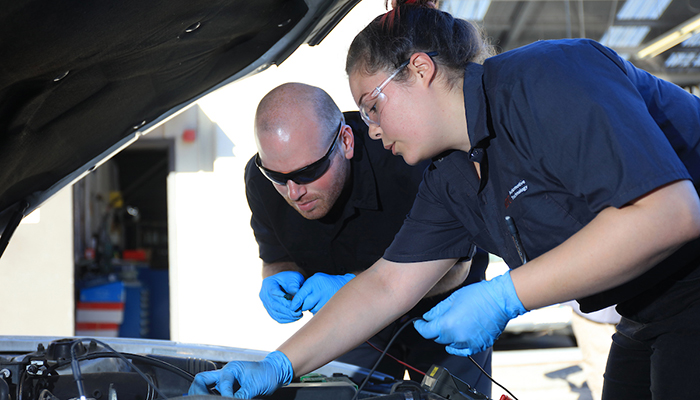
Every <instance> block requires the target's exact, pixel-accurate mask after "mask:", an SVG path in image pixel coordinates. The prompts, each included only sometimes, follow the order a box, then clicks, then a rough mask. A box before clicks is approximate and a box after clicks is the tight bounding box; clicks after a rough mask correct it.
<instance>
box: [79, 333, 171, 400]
mask: <svg viewBox="0 0 700 400" xmlns="http://www.w3.org/2000/svg"><path fill="white" fill-rule="evenodd" d="M84 340H90V341H93V342H95V343H97V344H100V345H102V346H103V347H104V348H106V349H107V350H109V351H111V352H113V353H114V354H116V355H117V357H119V358H121V359H122V360H123V361H124V362H125V363H126V365H128V366H129V368H131V369H132V370H133V371H134V372H136V373H137V374H139V375H140V376H141V378H143V379H144V380H145V381H146V383H148V386H150V387H151V388H153V390H154V391H155V392H156V393H158V395H159V396H160V397H162V398H163V399H167V398H168V397H167V396H166V395H164V394H163V392H161V391H160V389H158V388H157V387H156V385H154V384H153V382H151V380H150V379H149V378H148V376H146V374H144V373H143V372H141V370H140V369H139V368H138V367H137V366H135V365H134V363H132V362H131V361H129V360H128V359H127V358H126V357H124V355H122V354H121V353H119V352H118V351H116V350H114V349H113V348H111V347H110V346H109V345H108V344H107V343H104V342H101V341H99V340H97V339H92V338H82V339H78V340H76V341H75V342H74V343H73V344H72V345H71V348H70V350H71V359H72V360H71V367H72V369H73V376H74V377H75V383H76V384H77V385H78V393H79V394H80V400H85V399H86V397H85V389H84V387H83V377H82V375H81V373H80V364H78V358H77V357H76V356H75V346H76V345H77V344H78V343H80V342H82V341H84Z"/></svg>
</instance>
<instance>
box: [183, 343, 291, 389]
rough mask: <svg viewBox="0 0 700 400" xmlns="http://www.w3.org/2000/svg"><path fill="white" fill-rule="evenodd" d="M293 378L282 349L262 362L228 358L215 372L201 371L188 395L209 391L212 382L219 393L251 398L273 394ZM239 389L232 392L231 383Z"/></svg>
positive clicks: (289, 364) (288, 362)
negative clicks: (236, 384) (238, 386)
mask: <svg viewBox="0 0 700 400" xmlns="http://www.w3.org/2000/svg"><path fill="white" fill-rule="evenodd" d="M293 377H294V370H293V369H292V363H291V362H290V361H289V359H288V358H287V356H286V355H284V353H282V352H281V351H273V352H272V353H270V354H268V355H267V357H265V359H263V360H262V361H231V362H230V363H228V364H226V365H225V366H224V367H223V368H221V369H218V370H216V371H206V372H200V373H198V374H197V376H195V377H194V382H192V385H191V386H190V390H189V391H188V392H187V394H211V393H210V392H209V389H208V387H212V386H214V385H216V386H215V388H216V390H218V391H219V393H221V395H222V396H227V397H236V398H239V399H252V398H253V397H257V396H261V395H262V396H267V395H269V394H272V392H274V391H275V390H277V389H278V388H279V387H281V386H284V385H288V384H289V383H290V382H291V381H292V378H293ZM235 383H238V384H239V385H240V389H238V390H237V391H236V393H233V385H234V384H235Z"/></svg>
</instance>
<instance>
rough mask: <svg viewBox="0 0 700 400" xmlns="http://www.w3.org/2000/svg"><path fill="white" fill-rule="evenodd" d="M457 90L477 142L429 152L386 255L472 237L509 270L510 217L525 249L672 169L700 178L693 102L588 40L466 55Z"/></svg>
mask: <svg viewBox="0 0 700 400" xmlns="http://www.w3.org/2000/svg"><path fill="white" fill-rule="evenodd" d="M464 97H465V113H466V119H467V129H468V134H469V138H470V141H471V143H472V146H473V147H472V149H471V150H470V151H469V152H463V151H451V152H446V153H444V154H441V155H440V156H438V157H437V158H436V159H435V160H433V163H432V164H431V166H430V167H429V168H428V170H426V172H425V176H424V181H423V183H422V185H421V187H420V191H419V193H418V195H417V198H416V202H415V204H414V206H413V209H412V210H411V212H410V214H409V217H408V219H407V221H406V223H405V224H404V226H403V227H402V229H401V231H400V232H399V233H398V234H397V236H396V239H395V241H394V243H393V244H392V245H391V247H389V248H388V249H387V251H386V252H385V254H384V257H385V258H386V259H388V260H392V261H396V262H415V261H426V260H433V259H443V258H451V257H454V256H455V255H456V254H459V253H461V252H463V251H465V250H466V249H467V248H468V247H469V246H471V245H473V244H476V245H477V246H479V247H481V248H483V249H485V250H487V251H489V252H491V253H494V254H496V255H499V256H501V257H502V258H503V259H504V260H505V261H506V263H507V264H508V265H509V266H510V267H511V268H514V267H517V266H519V265H520V264H521V261H520V258H519V256H518V253H517V251H516V247H515V245H514V242H513V240H512V237H511V236H510V234H509V231H508V229H507V226H506V223H505V217H506V216H510V217H511V218H512V219H513V220H514V221H515V224H516V226H517V228H518V230H519V233H520V237H521V240H522V242H523V247H524V249H525V252H526V253H527V255H528V256H529V258H530V259H532V258H535V257H537V256H539V255H541V254H543V253H545V252H547V251H549V250H550V249H552V248H554V247H556V246H557V245H559V244H561V243H562V242H564V241H565V240H566V239H567V238H569V237H570V236H571V235H573V234H574V233H576V232H577V231H579V230H580V229H581V228H582V227H584V226H585V225H586V224H587V223H589V222H590V221H591V220H592V219H593V218H594V217H595V216H596V215H597V213H598V212H600V211H601V210H602V209H604V208H606V207H618V208H619V207H622V206H624V205H625V204H627V203H628V202H630V201H632V200H634V199H636V198H638V197H640V196H642V195H644V194H646V193H648V192H649V191H651V190H653V189H655V188H658V187H659V186H662V185H664V184H666V183H670V182H672V181H676V180H679V179H694V181H695V184H696V188H697V183H698V182H700V180H698V177H700V146H699V144H698V143H699V142H700V100H699V99H698V98H697V97H696V96H693V95H691V94H689V93H687V92H686V91H684V90H682V89H681V88H679V87H677V86H675V85H673V84H671V83H669V82H666V81H663V80H660V79H657V78H655V77H653V76H652V75H650V74H648V73H646V72H644V71H642V70H639V69H637V68H635V67H634V66H633V65H632V64H631V63H629V62H627V61H625V60H623V59H622V58H620V57H619V56H618V55H617V54H615V53H614V52H613V51H612V50H610V49H608V48H606V47H604V46H602V45H600V44H599V43H596V42H594V41H591V40H581V39H576V40H558V41H540V42H536V43H533V44H531V45H528V46H525V47H522V48H519V49H516V50H512V51H508V52H506V53H503V54H501V55H498V56H495V57H491V58H489V59H487V60H486V61H485V62H484V65H483V66H482V65H478V64H471V65H469V66H468V67H467V68H466V70H465V74H464ZM473 162H479V163H480V168H481V174H482V176H481V180H480V179H479V178H478V176H477V174H476V171H475V168H474V166H473ZM691 245H693V246H691ZM691 245H687V246H686V248H685V249H682V250H683V251H679V254H682V256H679V257H676V258H675V259H673V263H670V262H666V263H661V264H659V265H658V266H656V267H654V268H653V269H652V270H651V271H649V272H647V273H646V274H644V275H642V276H641V277H639V278H637V279H635V280H633V281H631V282H629V283H627V284H625V285H622V286H621V287H618V288H615V289H612V290H609V291H607V292H604V293H601V294H600V295H596V296H591V297H590V298H586V299H579V302H580V303H581V307H582V310H584V311H586V312H588V311H593V310H595V309H599V308H603V307H605V306H608V305H612V304H616V303H619V302H621V301H624V300H626V299H630V298H631V297H632V296H635V295H637V294H639V293H641V292H642V291H643V290H646V289H648V288H650V287H652V286H654V285H655V284H656V283H658V282H659V280H660V279H663V278H665V277H667V276H669V275H670V274H672V273H673V272H674V271H676V270H678V269H679V268H682V267H683V266H684V265H686V264H688V263H692V262H694V263H697V259H696V258H697V252H698V250H697V248H698V247H700V246H698V245H697V243H692V244H691ZM691 248H692V249H691ZM662 264H663V265H662ZM695 265H696V264H695Z"/></svg>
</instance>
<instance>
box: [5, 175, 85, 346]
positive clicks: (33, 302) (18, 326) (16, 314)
mask: <svg viewBox="0 0 700 400" xmlns="http://www.w3.org/2000/svg"><path fill="white" fill-rule="evenodd" d="M73 310H74V302H73V189H72V187H67V188H64V189H63V190H61V191H60V192H58V193H57V194H56V195H55V196H54V197H53V198H52V199H51V200H50V201H49V202H47V203H45V204H44V205H43V206H42V207H40V208H38V209H37V210H35V211H34V212H33V213H32V214H30V215H28V216H27V217H25V218H24V220H23V221H22V223H21V224H20V225H19V227H17V230H16V231H15V233H14V235H13V237H12V239H11V240H10V244H9V245H8V247H7V249H6V250H5V253H4V254H3V256H2V258H0V316H1V317H0V335H56V336H66V335H67V336H71V335H73V332H74V325H75V324H74V314H73Z"/></svg>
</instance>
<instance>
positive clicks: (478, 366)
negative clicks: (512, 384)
mask: <svg viewBox="0 0 700 400" xmlns="http://www.w3.org/2000/svg"><path fill="white" fill-rule="evenodd" d="M467 358H469V360H471V362H473V363H474V365H476V367H477V368H479V371H481V373H482V374H484V375H486V377H487V378H489V379H490V380H491V382H493V383H495V384H496V385H497V386H498V387H499V388H501V389H503V390H505V391H506V393H508V394H509V395H510V397H512V398H513V400H518V398H517V397H515V395H514V394H513V393H511V392H510V390H508V389H506V387H505V386H503V385H501V384H500V383H498V382H496V380H495V379H493V378H492V377H491V375H489V374H488V373H487V372H486V371H484V369H483V368H481V365H479V363H478V362H476V360H474V359H473V358H472V356H467Z"/></svg>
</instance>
